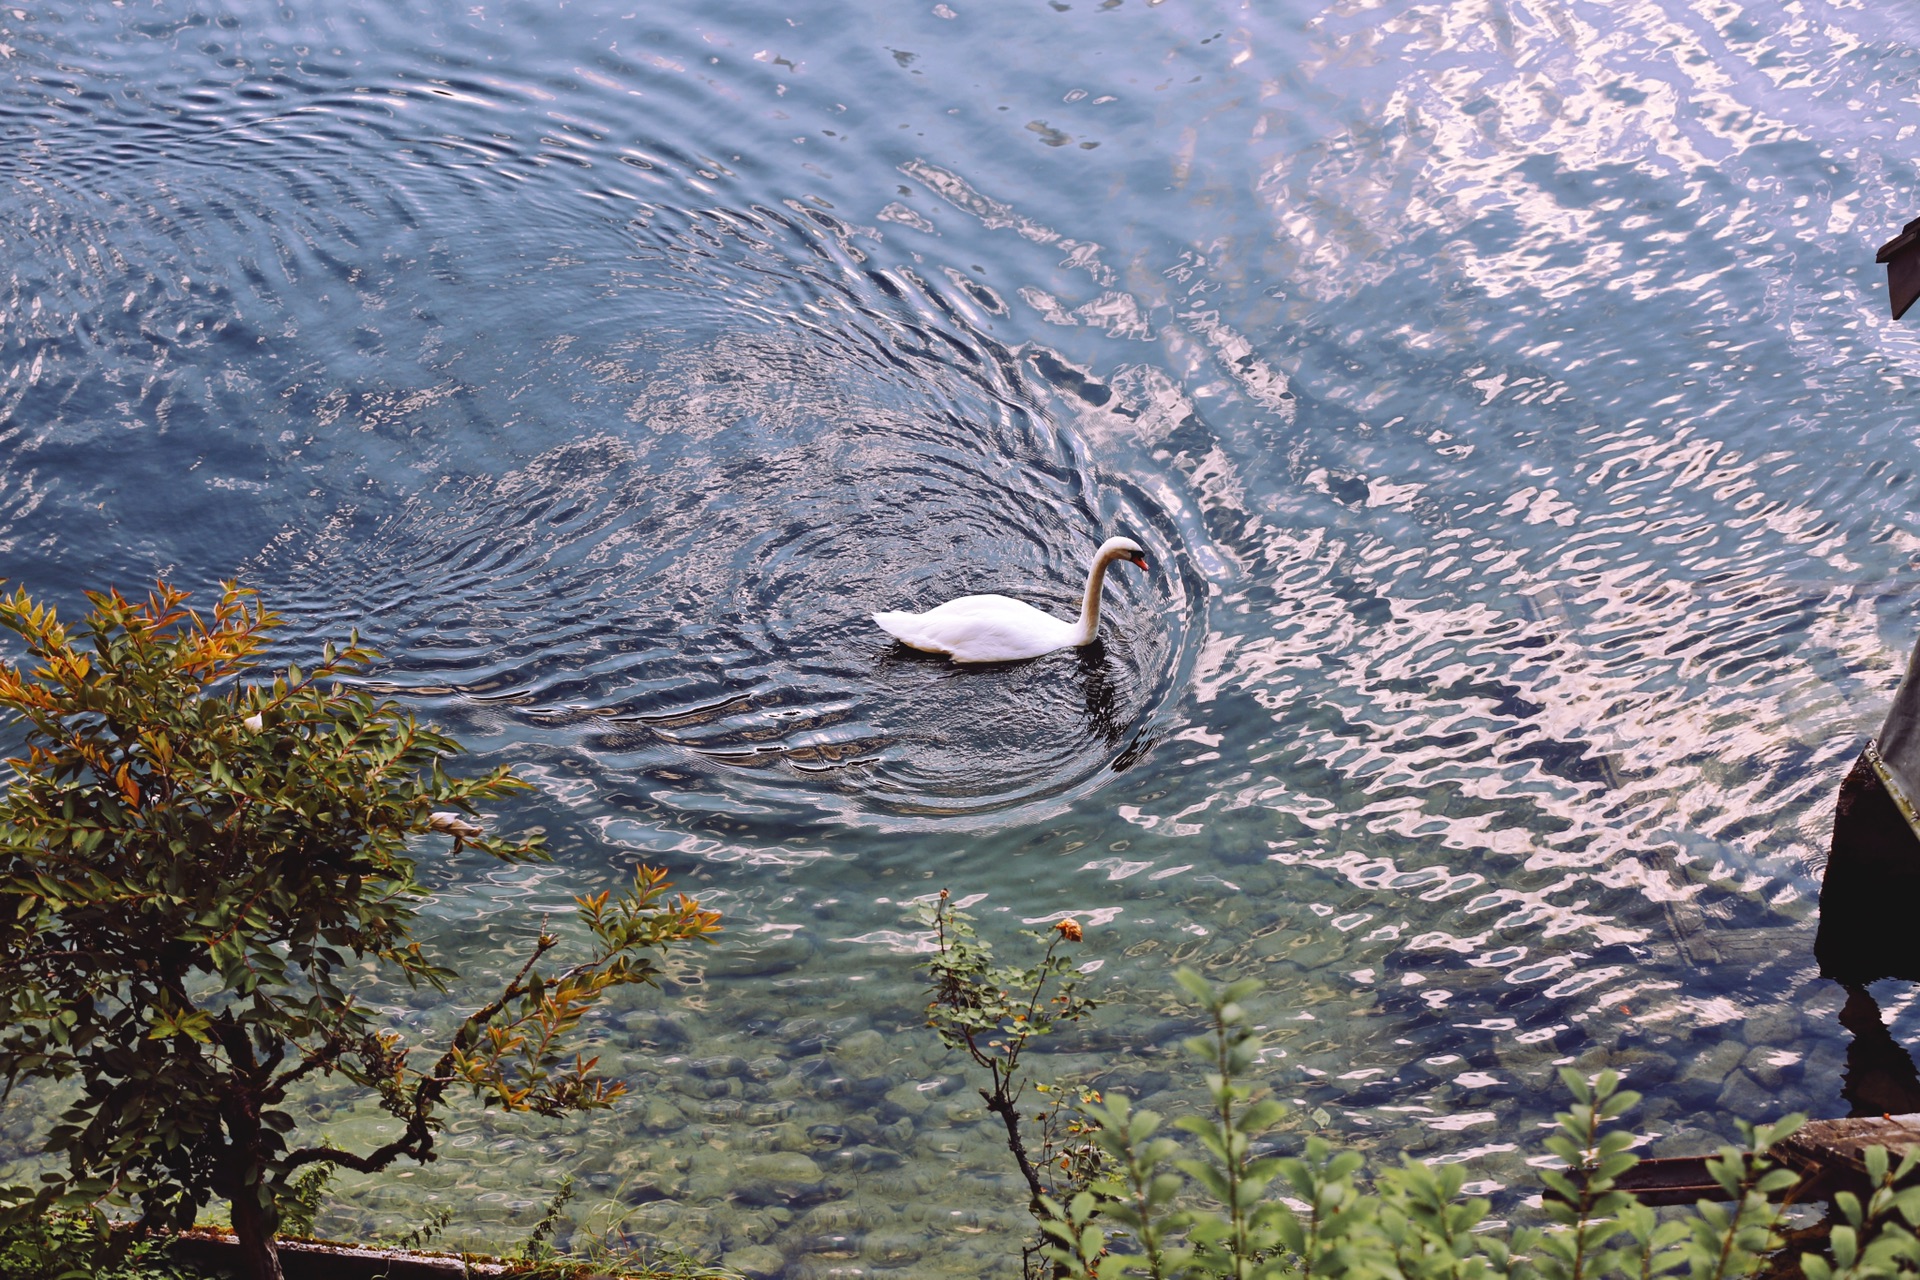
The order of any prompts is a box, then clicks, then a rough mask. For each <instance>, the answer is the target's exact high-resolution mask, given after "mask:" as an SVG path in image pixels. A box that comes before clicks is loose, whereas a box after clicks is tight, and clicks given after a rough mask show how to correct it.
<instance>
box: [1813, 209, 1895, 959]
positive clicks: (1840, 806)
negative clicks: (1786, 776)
mask: <svg viewBox="0 0 1920 1280" xmlns="http://www.w3.org/2000/svg"><path fill="white" fill-rule="evenodd" d="M1906 235H1907V237H1910V238H1912V239H1913V240H1914V241H1915V244H1914V247H1913V248H1912V249H1911V250H1909V251H1908V252H1909V255H1910V260H1911V262H1912V264H1913V271H1914V278H1915V284H1914V290H1915V292H1920V219H1916V220H1915V221H1914V222H1913V223H1911V224H1909V225H1908V227H1907V232H1906ZM1895 243H1896V244H1897V243H1899V242H1898V241H1895ZM1892 247H1893V246H1891V245H1889V246H1888V248H1892ZM1881 253H1882V255H1883V256H1884V255H1885V253H1886V250H1885V249H1883V250H1881ZM1912 300H1913V298H1912V295H1911V294H1910V295H1908V298H1907V301H1908V302H1911V301H1912ZM1895 309H1896V312H1897V311H1901V310H1905V304H1904V303H1901V304H1897V305H1896V308H1895ZM1917 912H1920V646H1916V647H1915V649H1914V654H1913V657H1912V658H1910V659H1909V660H1908V662H1907V673H1906V676H1905V678H1903V679H1902V680H1901V681H1900V687H1899V688H1898V689H1896V690H1895V691H1894V695H1893V704H1892V705H1891V706H1889V707H1888V708H1887V718H1886V719H1885V720H1884V721H1883V722H1882V723H1881V725H1880V733H1879V735H1878V736H1877V737H1875V738H1874V739H1873V740H1872V741H1870V742H1868V743H1867V745H1866V748H1865V749H1864V750H1863V751H1861V753H1860V758H1859V759H1858V760H1856V761H1854V765H1853V768H1852V770H1851V771H1850V772H1849V773H1848V774H1847V777H1846V780H1845V781H1844V782H1842V783H1841V784H1840V799H1839V802H1838V803H1837V804H1836V805H1835V808H1834V815H1833V845H1832V848H1831V850H1830V851H1829V852H1828V854H1827V869H1826V873H1825V874H1824V875H1823V876H1822V877H1821V881H1820V930H1819V932H1818V933H1817V934H1816V935H1815V936H1814V942H1813V954H1814V958H1815V959H1816V960H1818V961H1819V962H1820V973H1821V975H1822V976H1823V977H1828V978H1831V979H1833V980H1834V981H1835V982H1839V983H1841V984H1843V985H1847V986H1863V985H1865V984H1866V983H1869V982H1875V981H1878V980H1879V979H1881V978H1904V979H1906V980H1907V981H1909V982H1914V981H1920V946H1916V945H1915V944H1914V933H1913V921H1914V918H1915V915H1916V913H1917Z"/></svg>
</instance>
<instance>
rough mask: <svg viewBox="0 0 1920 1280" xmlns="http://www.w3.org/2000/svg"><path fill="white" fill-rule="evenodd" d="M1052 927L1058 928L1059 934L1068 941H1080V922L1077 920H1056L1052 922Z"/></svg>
mask: <svg viewBox="0 0 1920 1280" xmlns="http://www.w3.org/2000/svg"><path fill="white" fill-rule="evenodd" d="M1053 927H1054V928H1056V929H1058V930H1059V931H1060V936H1061V937H1063V938H1065V939H1066V940H1067V941H1068V942H1078V941H1080V922H1079V921H1078V920H1057V921H1055V922H1054V926H1053Z"/></svg>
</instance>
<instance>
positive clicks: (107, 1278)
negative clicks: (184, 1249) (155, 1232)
mask: <svg viewBox="0 0 1920 1280" xmlns="http://www.w3.org/2000/svg"><path fill="white" fill-rule="evenodd" d="M0 1280H199V1277H198V1273H196V1272H193V1271H190V1270H187V1269H185V1268H183V1267H180V1266H178V1265H176V1264H175V1263H172V1262H169V1261H168V1260H167V1257H166V1251H165V1246H164V1244H163V1242H161V1241H156V1240H140V1239H135V1238H132V1237H131V1235H130V1234H128V1233H125V1232H121V1233H118V1234H117V1235H114V1236H109V1235H108V1234H107V1233H106V1232H104V1231H102V1230H101V1229H100V1224H99V1223H97V1222H95V1221H94V1220H93V1219H92V1218H91V1217H90V1216H89V1215H87V1214H83V1213H60V1212H52V1213H47V1214H43V1215H40V1216H38V1217H33V1218H24V1219H22V1220H20V1221H17V1222H13V1223H10V1224H8V1225H7V1226H5V1227H0Z"/></svg>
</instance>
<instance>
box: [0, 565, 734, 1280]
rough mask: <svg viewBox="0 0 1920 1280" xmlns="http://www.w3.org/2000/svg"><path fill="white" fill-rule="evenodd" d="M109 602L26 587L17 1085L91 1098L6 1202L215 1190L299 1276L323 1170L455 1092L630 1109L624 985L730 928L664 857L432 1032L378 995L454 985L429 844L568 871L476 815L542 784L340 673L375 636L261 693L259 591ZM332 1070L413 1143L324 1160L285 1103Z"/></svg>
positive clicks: (176, 1214)
mask: <svg viewBox="0 0 1920 1280" xmlns="http://www.w3.org/2000/svg"><path fill="white" fill-rule="evenodd" d="M87 599H88V601H89V602H90V604H91V609H90V611H89V612H88V613H87V615H86V616H85V617H84V618H82V619H81V620H80V621H79V622H78V624H77V625H75V626H72V627H69V626H67V625H66V624H63V623H62V622H61V621H60V619H59V618H58V617H57V616H56V614H55V612H54V611H53V610H52V609H51V608H48V607H45V606H43V605H40V604H38V603H36V602H35V601H34V600H32V599H31V598H29V597H28V595H27V594H26V592H25V591H18V592H15V593H14V594H13V595H11V596H9V597H5V598H0V627H4V628H5V629H6V630H8V631H11V632H12V633H14V635H15V636H16V637H17V638H18V643H17V644H16V645H15V646H14V650H15V656H14V659H13V660H12V661H8V662H3V663H0V718H3V719H4V720H5V721H7V722H10V723H9V724H8V731H9V732H10V733H13V734H23V735H24V738H25V743H26V754H25V755H24V756H21V757H19V758H17V759H13V760H10V761H8V763H9V764H10V765H11V767H12V777H11V778H10V779H9V780H8V784H7V789H6V791H5V794H4V796H3V797H0V957H4V962H0V1078H3V1079H4V1080H5V1082H6V1085H7V1086H8V1087H9V1088H10V1087H11V1086H12V1085H13V1084H14V1083H16V1082H18V1081H20V1080H21V1079H24V1078H36V1077H37V1078H50V1079H53V1080H56V1081H74V1082H76V1083H77V1085H78V1088H77V1091H76V1096H75V1097H74V1098H73V1100H72V1102H71V1104H70V1105H69V1106H68V1109H67V1110H66V1111H65V1112H64V1114H63V1115H62V1116H61V1117H60V1120H59V1122H58V1123H57V1124H56V1125H55V1126H54V1127H53V1128H52V1130H51V1131H50V1133H49V1134H48V1136H47V1142H46V1148H47V1151H48V1152H49V1153H50V1154H53V1155H55V1156H58V1157H62V1158H64V1160H65V1163H66V1169H65V1171H64V1172H62V1173H59V1174H50V1175H48V1180H47V1181H46V1182H45V1183H44V1184H43V1185H42V1186H41V1187H39V1188H26V1187H16V1188H9V1189H7V1190H6V1192H5V1196H4V1201H0V1218H3V1217H14V1218H19V1217H22V1216H25V1215H30V1214H36V1213H44V1212H46V1211H49V1210H56V1209H58V1210H73V1209H86V1210H92V1211H95V1212H97V1211H98V1210H99V1209H100V1208H101V1207H102V1206H111V1205H114V1204H130V1205H134V1206H137V1207H138V1208H139V1210H140V1211H141V1215H142V1218H143V1220H144V1221H145V1222H146V1223H147V1224H149V1225H151V1226H155V1227H183V1226H187V1225H190V1224H191V1223H192V1221H193V1219H194V1217H195V1215H196V1213H197V1212H198V1210H199V1209H200V1207H201V1206H202V1205H204V1204H206V1203H207V1202H208V1200H209V1199H210V1198H211V1197H213V1196H219V1197H222V1198H224V1199H226V1200H227V1201H228V1202H229V1203H230V1206H231V1210H232V1219H233V1224H234V1229H235V1233H236V1234H237V1235H238V1237H239V1239H240V1243H241V1245H242V1247H243V1253H244V1257H245V1265H246V1267H247V1269H248V1271H249V1273H250V1274H251V1275H252V1276H253V1277H254V1278H255V1280H278V1277H279V1276H280V1274H281V1273H280V1265H279V1258H278V1253H277V1251H276V1249H275V1247H274V1243H273V1238H274V1232H275V1229H276V1226H277V1223H278V1220H279V1215H280V1209H281V1206H282V1205H284V1204H287V1203H289V1200H288V1192H289V1179H290V1178H292V1177H293V1175H295V1174H296V1173H298V1171H300V1170H301V1169H303V1168H306V1167H308V1166H324V1165H333V1166H337V1167H340V1168H346V1169H353V1170H357V1171H360V1172H375V1171H378V1170H380V1169H384V1168H386V1167H387V1166H388V1165H390V1164H392V1163H393V1162H394V1161H395V1160H398V1159H401V1158H406V1159H409V1160H415V1161H421V1162H425V1161H429V1160H432V1159H433V1158H434V1155H435V1151H434V1140H435V1136H436V1134H437V1133H438V1131H439V1128H440V1125H441V1113H442V1111H443V1109H444V1105H445V1103H446V1101H447V1094H448V1091H449V1090H454V1091H463V1092H466V1093H469V1094H471V1095H473V1096H474V1097H476V1098H478V1099H480V1100H482V1101H484V1102H485V1103H487V1104H490V1105H493V1106H497V1107H499V1108H501V1109H504V1110H507V1111H531V1112H535V1113H538V1114H542V1115H549V1116H557V1115H561V1114H564V1113H567V1112H573V1111H582V1110H589V1109H593V1108H598V1107H604V1106H607V1105H608V1104H610V1103H611V1102H613V1101H614V1100H615V1099H616V1098H618V1097H619V1096H620V1094H621V1093H622V1092H623V1091H624V1086H622V1085H621V1084H619V1083H617V1082H613V1081H609V1080H606V1079H604V1078H602V1077H600V1076H598V1075H597V1074H596V1073H595V1070H594V1068H595V1061H594V1060H593V1059H590V1058H583V1057H580V1056H578V1054H577V1053H576V1052H575V1050H574V1049H573V1048H572V1047H570V1046H571V1044H572V1042H573V1035H572V1033H573V1032H574V1031H575V1030H576V1028H577V1027H578V1025H579V1023H580V1020H581V1018H582V1017H583V1016H584V1015H585V1014H586V1013H587V1011H588V1010H590V1009H591V1008H592V1007H593V1006H594V1004H595V1003H596V1002H597V1001H598V1000H599V999H600V998H601V997H602V996H603V995H604V994H605V993H606V992H608V991H609V990H611V989H613V988H615V987H619V986H624V985H628V984H633V983H650V982H652V981H653V980H654V978H655V975H656V974H657V973H658V971H659V970H658V966H657V964H656V963H655V959H654V954H653V953H660V952H664V951H665V950H666V949H667V948H669V947H672V946H675V945H678V944H684V943H688V942H692V941H697V940H698V941H704V940H707V939H709V937H710V935H711V934H713V933H714V932H715V931H716V930H717V929H718V927H719V923H718V922H719V917H718V915H717V914H716V913H714V912H711V911H705V910H702V909H701V908H700V906H699V904H698V903H696V902H694V901H692V900H691V899H689V898H687V897H685V896H684V895H682V896H680V897H678V898H677V899H671V898H669V897H668V895H667V888H668V886H667V884H666V882H665V879H664V873H663V872H660V871H657V870H654V869H652V868H647V867H642V868H640V869H639V872H638V874H637V875H636V877H635V879H634V882H633V884H632V886H631V887H630V888H628V889H627V890H626V891H625V892H624V893H622V894H621V895H620V896H618V897H617V898H616V897H610V896H609V895H607V894H600V895H598V896H596V897H591V898H582V899H580V900H579V903H578V907H579V914H580V919H581V922H582V924H583V925H584V926H585V929H586V931H587V933H588V934H589V935H590V936H591V945H590V946H589V947H588V948H587V949H586V954H585V955H583V956H581V957H580V958H578V959H577V960H576V961H575V962H574V963H572V964H570V965H567V966H565V967H562V968H559V969H558V970H557V971H555V970H553V969H552V968H551V967H550V966H549V955H550V953H552V952H553V951H554V950H555V948H556V947H558V946H559V940H558V939H557V938H556V937H554V936H553V935H552V934H550V933H547V932H546V931H545V930H542V932H541V935H540V936H539V938H538V940H537V941H536V942H535V943H534V945H533V947H532V949H531V953H530V954H529V955H528V956H527V957H526V960H525V963H524V964H522V965H521V966H520V967H519V969H518V970H517V971H516V972H515V973H514V975H513V977H512V978H511V979H510V980H509V981H508V982H507V984H506V986H505V987H504V988H503V989H501V990H500V991H499V992H498V993H497V994H495V995H494V996H493V997H492V998H491V999H489V1000H486V1001H485V1002H484V1003H482V1004H481V1005H480V1007H479V1008H478V1009H476V1010H475V1011H474V1012H473V1013H472V1014H471V1015H469V1016H468V1017H467V1018H466V1019H465V1020H464V1021H462V1022H461V1024H460V1025H459V1027H458V1028H457V1029H456V1030H455V1032H454V1034H453V1037H452V1039H451V1041H450V1042H449V1043H446V1044H443V1045H436V1046H434V1047H433V1048H430V1049H429V1048H422V1047H419V1046H415V1045H410V1044H409V1043H408V1042H407V1041H406V1040H405V1038H404V1037H403V1036H402V1035H401V1034H400V1033H398V1032H397V1031H395V1030H392V1029H390V1028H388V1027H386V1026H384V1025H382V1020H381V1018H380V1017H379V1015H378V1011H377V1010H376V1009H373V1008H370V1007H369V1006H368V1005H366V1004H364V1003H362V1001H361V999H360V997H359V996H357V995H356V994H354V992H353V990H352V988H353V987H354V986H355V985H357V981H358V979H359V977H360V970H361V969H362V967H363V966H364V965H365V964H366V962H368V961H372V962H374V964H375V966H376V967H377V968H378V969H380V970H383V971H384V973H385V974H386V976H388V977H390V978H398V979H401V980H404V981H406V982H408V983H409V984H414V985H420V984H425V985H427V986H431V987H435V988H439V989H443V990H444V989H445V988H446V987H447V985H448V984H449V982H450V981H451V980H452V979H453V978H454V977H455V976H456V975H454V974H453V973H451V972H450V971H448V970H446V969H443V968H440V967H437V966H436V965H434V964H433V963H432V962H431V961H430V960H429V959H428V957H427V956H426V955H425V954H424V953H423V952H422V951H421V948H420V945H419V944H418V943H417V942H415V941H413V939H412V937H411V926H412V924H413V922H414V920H415V919H416V917H417V915H418V912H419V904H420V903H421V902H422V901H423V900H424V899H425V898H426V896H427V893H426V890H425V889H424V888H423V887H422V886H421V884H420V883H419V881H418V880H417V879H416V878H415V875H414V861H413V856H414V854H415V853H416V852H417V851H418V850H419V849H420V848H421V846H422V845H423V844H424V843H425V842H428V841H432V840H435V839H444V838H445V837H449V836H450V837H451V838H452V842H453V846H454V847H455V848H458V847H459V846H461V845H463V844H464V845H467V846H470V847H472V848H474V849H476V850H479V851H481V852H483V853H485V854H487V855H490V856H491V857H494V858H498V859H500V860H501V861H503V862H508V863H520V862H527V861H535V860H543V859H544V858H545V857H546V854H545V853H544V851H543V850H542V847H541V842H540V839H539V838H538V837H537V836H535V837H530V838H525V839H507V838H500V837H495V836H490V835H488V834H486V833H485V831H484V830H483V829H482V828H481V827H480V826H479V825H478V823H477V822H476V821H475V819H476V818H477V816H478V813H477V810H478V806H480V805H482V804H485V803H487V802H489V801H493V800H497V799H499V798H501V797H504V796H506V795H508V794H510V793H512V792H514V791H520V790H525V789H526V784H525V783H523V782H520V781H518V780H517V779H515V778H513V777H512V776H511V775H510V773H509V772H508V771H507V770H506V769H504V768H501V769H496V770H494V771H492V772H490V773H486V774H483V775H481V776H478V777H471V778H459V777H453V776H451V775H449V774H448V773H447V772H446V771H445V767H446V765H447V764H448V763H449V762H450V761H451V760H452V758H453V757H455V756H457V755H458V754H459V753H460V751H461V748H460V745H459V744H458V743H457V742H455V741H454V740H453V739H451V738H449V737H447V736H445V735H444V734H441V733H438V732H435V731H434V730H432V729H430V728H427V727H425V726H423V725H421V724H419V723H417V722H416V721H415V719H414V717H413V716H412V715H411V714H409V713H408V712H407V711H405V710H404V709H403V708H402V707H400V706H399V705H397V704H395V703H393V702H391V701H386V700H382V699H376V698H374V697H372V696H370V695H368V694H367V693H365V692H363V691H361V690H358V689H355V688H354V687H352V686H351V685H350V684H347V683H343V681H342V679H341V677H343V676H348V675H351V674H352V673H353V672H355V671H357V670H359V669H361V668H362V667H364V665H365V664H366V663H368V662H369V661H371V660H372V659H373V657H374V656H375V655H374V654H373V653H372V652H371V651H370V650H368V649H366V648H365V647H363V646H362V645H361V644H360V643H359V639H358V637H357V635H356V636H354V637H352V638H350V639H349V640H348V642H347V643H346V644H345V645H344V646H340V647H335V646H334V645H331V644H329V645H327V646H326V647H325V648H324V649H323V650H322V652H321V656H320V661H319V663H318V664H317V665H315V666H314V667H312V668H311V669H309V670H304V671H303V670H302V669H301V668H300V667H299V666H297V665H296V666H290V667H288V668H286V669H285V670H284V671H280V672H277V673H273V674H272V675H271V677H270V678H267V679H262V678H260V677H259V676H257V675H256V674H255V669H256V659H257V658H258V655H259V654H260V652H261V650H262V648H263V647H264V643H265V637H266V635H267V633H268V632H269V631H270V630H271V629H272V628H273V627H274V626H276V625H277V624H278V620H277V619H276V618H275V616H274V615H273V614H271V613H269V612H267V611H266V610H265V609H264V608H262V607H261V606H260V605H259V604H258V603H257V602H256V601H255V600H254V599H253V596H252V593H250V592H247V591H243V590H240V589H238V588H236V587H233V586H228V587H227V588H226V589H225V590H224V592H223V593H222V595H221V597H220V599H219V601H218V602H217V603H216V604H215V605H214V607H213V609H212V612H211V615H210V616H202V615H201V614H199V613H197V612H194V611H193V610H191V609H189V608H188V607H187V605H186V600H187V597H186V594H185V593H184V592H181V591H178V590H175V589H173V588H172V587H169V586H168V585H166V584H165V583H161V584H159V585H158V586H156V588H155V589H154V590H153V591H152V592H151V593H150V594H148V595H147V596H146V598H145V599H143V600H129V599H127V598H125V597H122V596H121V595H119V594H118V593H116V592H107V593H104V594H91V593H90V594H89V595H88V597H87ZM321 1075H331V1076H339V1077H344V1078H346V1079H348V1080H350V1081H352V1082H354V1083H355V1084H357V1085H359V1086H361V1087H362V1088H364V1089H365V1090H367V1091H369V1092H370V1093H371V1094H373V1095H374V1096H375V1097H376V1098H377V1099H378V1101H379V1104H380V1105H381V1107H383V1108H384V1109H385V1110H386V1111H387V1112H388V1113H389V1114H390V1115H392V1116H393V1117H394V1118H395V1119H396V1120H397V1121H398V1125H397V1130H398V1132H397V1136H395V1137H393V1138H392V1140H391V1141H388V1142H386V1143H384V1144H383V1145H381V1146H378V1147H375V1148H373V1149H371V1150H366V1151H347V1150H340V1149H337V1148H334V1147H331V1146H328V1145H325V1144H319V1145H299V1144H298V1143H297V1142H296V1141H295V1139H294V1131H295V1130H296V1128H297V1127H298V1121H297V1119H296V1118H295V1115H294V1114H293V1111H292V1109H290V1108H289V1107H288V1105H287V1102H288V1097H289V1093H290V1091H293V1090H294V1089H296V1087H297V1086H299V1085H300V1083H301V1082H302V1081H303V1080H306V1079H308V1078H310V1077H314V1076H321Z"/></svg>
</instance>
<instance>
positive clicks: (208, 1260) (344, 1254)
mask: <svg viewBox="0 0 1920 1280" xmlns="http://www.w3.org/2000/svg"><path fill="white" fill-rule="evenodd" d="M168 1253H169V1254H170V1255H172V1257H173V1259H174V1260H175V1261H176V1262H184V1263H186V1264H188V1265H189V1266H195V1267H200V1268H203V1269H207V1270H213V1269H217V1268H226V1269H228V1270H233V1269H236V1268H237V1267H238V1266H239V1263H240V1246H239V1245H238V1244H237V1243H236V1242H235V1241H234V1238H233V1237H232V1236H231V1235H228V1234H226V1233H224V1232H217V1231H203V1230H202V1231H189V1232H186V1233H184V1234H182V1235H181V1236H180V1238H179V1239H177V1240H175V1241H174V1242H173V1245H172V1247H171V1248H170V1249H169V1250H168ZM280 1266H281V1268H282V1269H283V1270H284V1271H285V1272H286V1277H287V1280H468V1277H477V1276H505V1275H508V1274H509V1268H508V1266H507V1264H506V1263H504V1262H499V1261H494V1260H490V1259H489V1260H484V1261H482V1260H476V1259H470V1258H463V1257H460V1256H458V1255H456V1254H450V1253H415V1252H413V1251H412V1250H408V1249H374V1248H369V1247H367V1246H365V1245H353V1244H333V1243H328V1242H325V1241H318V1240H282V1241H280Z"/></svg>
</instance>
